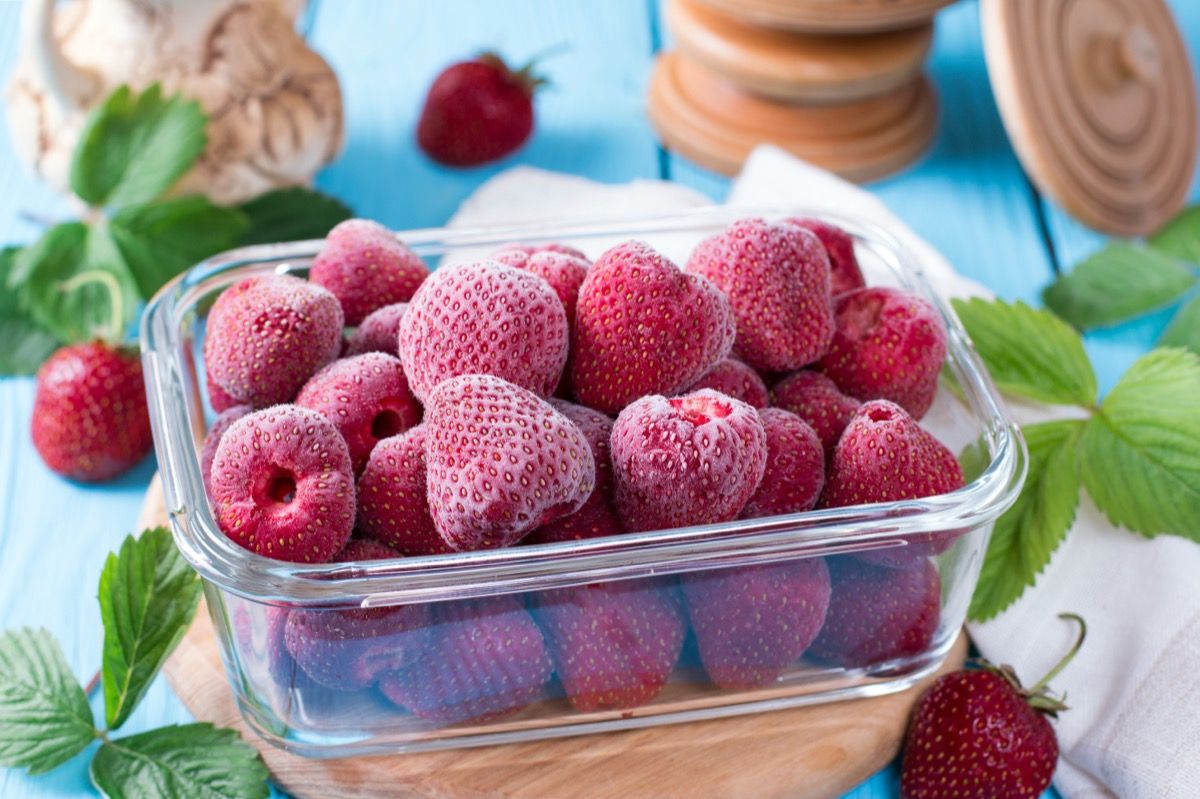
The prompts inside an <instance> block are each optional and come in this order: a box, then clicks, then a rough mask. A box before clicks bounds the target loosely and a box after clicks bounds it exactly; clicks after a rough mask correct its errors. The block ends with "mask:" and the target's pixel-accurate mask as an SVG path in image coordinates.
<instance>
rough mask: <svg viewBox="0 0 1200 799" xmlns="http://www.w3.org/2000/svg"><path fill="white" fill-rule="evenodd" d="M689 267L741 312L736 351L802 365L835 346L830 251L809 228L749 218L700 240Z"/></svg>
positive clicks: (760, 364)
mask: <svg viewBox="0 0 1200 799" xmlns="http://www.w3.org/2000/svg"><path fill="white" fill-rule="evenodd" d="M687 270H688V271H689V272H693V273H695V274H698V275H703V276H704V277H706V278H708V279H709V280H711V281H712V282H713V283H714V284H715V285H716V286H717V288H719V289H721V290H722V291H724V292H725V293H726V294H727V295H728V296H729V304H730V307H731V308H732V309H733V315H734V317H735V318H736V319H737V340H736V341H735V342H734V345H733V352H734V354H735V355H737V356H738V358H740V359H741V360H743V361H745V362H746V363H747V364H749V365H750V366H752V367H754V368H755V369H758V370H760V371H769V372H781V371H786V370H791V369H799V368H800V367H802V366H807V365H808V364H810V363H813V362H814V361H816V360H817V359H818V358H820V357H821V356H822V355H824V354H825V351H826V350H827V349H828V348H829V341H830V338H831V337H832V336H833V306H832V296H831V294H830V288H829V285H830V284H829V256H828V255H826V253H825V248H824V247H823V246H821V242H820V241H819V240H818V239H817V237H816V236H814V235H813V234H812V233H810V232H808V231H807V230H803V229H801V228H798V227H796V226H795V225H788V224H782V223H781V224H772V223H769V222H765V221H763V220H762V219H743V220H741V221H739V222H734V223H733V224H732V225H730V226H729V227H728V228H727V229H726V230H724V231H723V232H721V233H718V234H717V235H715V236H712V237H710V238H707V239H705V240H704V241H702V242H700V244H698V245H697V246H696V249H695V250H693V251H692V257H691V258H689V259H688V263H687Z"/></svg>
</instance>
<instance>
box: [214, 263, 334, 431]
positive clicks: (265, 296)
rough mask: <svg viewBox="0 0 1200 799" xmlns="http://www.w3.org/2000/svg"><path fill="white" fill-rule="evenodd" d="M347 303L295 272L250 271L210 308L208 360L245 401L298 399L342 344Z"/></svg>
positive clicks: (261, 403)
mask: <svg viewBox="0 0 1200 799" xmlns="http://www.w3.org/2000/svg"><path fill="white" fill-rule="evenodd" d="M343 318H344V317H343V316H342V306H341V305H340V304H339V303H338V301H337V297H335V296H333V295H332V294H330V293H329V292H328V291H326V290H325V289H323V288H321V287H320V286H318V285H316V284H315V283H309V282H308V281H306V280H301V279H299V278H296V277H291V276H289V275H276V276H273V277H250V278H246V279H245V280H243V281H241V282H240V283H237V284H235V285H233V286H230V287H229V288H228V289H226V290H225V291H223V292H221V296H219V297H217V301H216V302H215V303H213V307H212V310H211V311H210V312H209V314H208V323H207V331H206V335H205V338H204V366H205V369H206V370H207V371H208V374H209V375H210V377H211V378H212V379H213V380H215V381H216V383H217V385H219V386H220V387H221V388H222V389H223V390H224V392H225V393H226V394H228V395H229V396H231V397H233V398H234V399H236V400H237V401H238V402H239V403H248V404H250V405H253V406H254V407H256V408H265V407H269V406H271V405H278V404H280V403H284V402H291V401H292V399H293V398H294V397H295V396H296V392H298V391H299V390H300V387H301V386H303V385H304V383H305V381H307V380H308V378H310V377H312V375H313V373H314V372H316V371H317V370H318V369H320V368H321V367H322V366H324V365H325V364H327V363H329V362H330V361H332V360H333V359H334V358H336V357H337V355H338V353H339V352H340V351H341V348H342V322H343Z"/></svg>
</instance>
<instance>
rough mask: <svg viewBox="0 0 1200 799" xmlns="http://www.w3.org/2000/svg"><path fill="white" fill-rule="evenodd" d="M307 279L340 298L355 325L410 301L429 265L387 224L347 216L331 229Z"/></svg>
mask: <svg viewBox="0 0 1200 799" xmlns="http://www.w3.org/2000/svg"><path fill="white" fill-rule="evenodd" d="M308 277H309V279H310V280H311V281H312V282H314V283H316V284H317V285H319V286H324V287H325V288H327V289H329V291H330V292H331V293H332V294H333V296H335V297H337V298H338V302H340V303H341V304H342V312H343V313H344V314H345V317H346V324H348V325H350V326H351V327H353V326H354V325H357V324H359V323H360V322H362V320H363V319H365V318H366V317H367V316H368V315H369V314H371V313H373V312H374V311H376V310H378V309H379V308H382V307H384V306H385V305H392V304H393V303H397V302H408V301H409V300H410V299H412V296H413V294H415V293H416V291H417V289H418V288H419V287H420V285H421V283H423V282H424V281H425V278H427V277H429V267H427V266H425V262H424V261H422V260H421V259H420V258H419V257H418V256H417V254H416V253H414V252H413V251H412V250H410V249H409V248H408V247H406V246H405V245H404V244H403V243H402V242H401V241H400V240H399V239H398V238H396V234H394V233H392V231H390V230H388V229H387V228H385V227H384V226H383V225H380V224H379V223H377V222H371V221H370V220H367V219H347V220H346V221H345V222H342V223H341V224H339V225H338V226H337V227H335V228H334V229H333V230H331V231H329V235H328V236H326V237H325V246H324V247H322V248H321V252H319V253H317V257H316V258H314V259H313V262H312V268H311V269H310V270H309V273H308Z"/></svg>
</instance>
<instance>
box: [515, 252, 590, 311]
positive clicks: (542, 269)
mask: <svg viewBox="0 0 1200 799" xmlns="http://www.w3.org/2000/svg"><path fill="white" fill-rule="evenodd" d="M492 259H493V260H495V261H499V262H500V263H502V264H504V265H506V266H511V267H512V268H514V269H520V270H521V271H523V272H531V273H533V274H535V275H537V276H538V277H540V278H541V279H542V280H545V281H546V282H547V283H548V284H550V288H552V289H554V293H555V294H557V295H558V299H559V300H561V301H562V304H563V310H564V311H566V313H567V321H568V322H570V321H571V320H573V319H574V318H575V304H576V301H577V300H578V298H579V287H580V286H582V285H583V280H584V278H586V277H587V272H588V267H589V266H590V264H588V262H587V259H585V258H583V257H577V256H574V255H568V254H566V253H562V252H553V251H547V250H539V251H536V252H532V253H530V252H525V251H524V250H517V249H507V250H500V251H499V252H497V253H495V254H494V255H492Z"/></svg>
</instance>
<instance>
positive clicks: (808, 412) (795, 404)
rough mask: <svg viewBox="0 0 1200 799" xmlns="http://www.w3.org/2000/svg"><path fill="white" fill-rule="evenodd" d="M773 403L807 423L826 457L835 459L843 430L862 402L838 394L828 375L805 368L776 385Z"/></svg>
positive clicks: (835, 385)
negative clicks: (835, 450) (818, 440)
mask: <svg viewBox="0 0 1200 799" xmlns="http://www.w3.org/2000/svg"><path fill="white" fill-rule="evenodd" d="M771 404H772V405H774V406H775V407H776V408H782V409H783V410H785V411H791V412H792V413H794V414H796V415H797V416H799V417H800V418H801V419H803V420H804V421H806V422H808V424H809V425H810V426H811V427H812V429H813V430H815V431H816V433H817V436H819V437H820V439H821V446H822V447H823V448H824V449H825V454H826V455H827V456H832V455H833V448H834V447H835V446H836V445H837V442H838V439H839V438H841V437H842V431H844V430H845V429H846V425H847V424H849V423H850V417H852V416H853V415H854V412H855V411H857V410H858V406H859V405H861V404H862V403H861V402H859V401H858V400H856V399H854V398H853V397H847V396H846V395H845V394H843V393H842V392H841V391H839V390H838V387H837V384H836V383H834V382H833V381H832V380H830V379H829V378H828V377H827V376H825V375H823V374H821V373H820V372H813V371H810V370H807V369H805V370H802V371H799V372H796V373H794V374H790V375H788V376H787V377H785V378H784V379H783V380H780V381H779V382H778V383H776V384H775V386H774V388H772V389H771Z"/></svg>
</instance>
